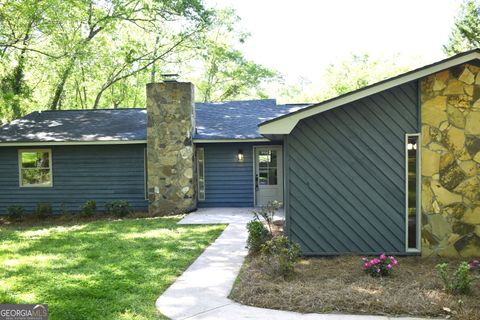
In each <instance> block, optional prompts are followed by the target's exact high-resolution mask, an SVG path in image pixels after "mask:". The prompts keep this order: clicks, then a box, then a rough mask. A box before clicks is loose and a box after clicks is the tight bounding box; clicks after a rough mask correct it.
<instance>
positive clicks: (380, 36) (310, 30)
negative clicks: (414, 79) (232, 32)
mask: <svg viewBox="0 0 480 320" xmlns="http://www.w3.org/2000/svg"><path fill="white" fill-rule="evenodd" d="M206 3H207V5H208V6H213V7H217V8H221V7H233V8H234V9H236V11H237V14H238V15H239V16H240V17H241V18H242V21H241V22H240V24H241V27H242V28H244V29H246V30H247V31H249V32H250V33H251V37H250V38H249V39H248V40H247V42H246V44H245V45H244V46H243V47H242V51H243V52H244V54H245V55H246V56H247V57H248V58H249V59H252V60H254V61H256V62H258V63H261V64H264V65H267V66H269V67H272V68H275V69H276V70H278V71H280V72H281V73H282V74H284V75H285V77H286V78H287V79H289V80H290V81H292V80H293V79H298V78H299V77H303V78H306V79H308V80H310V81H313V82H314V83H315V82H317V81H319V80H320V76H319V75H320V74H321V72H322V71H323V70H324V68H325V66H326V65H328V64H329V63H335V62H338V61H340V60H342V58H346V57H348V56H349V54H350V53H357V54H360V53H369V54H371V55H372V56H376V57H378V56H380V57H392V56H394V55H395V54H400V55H401V56H402V57H407V58H410V59H412V57H413V59H415V60H419V61H421V62H422V64H427V63H431V62H434V61H436V60H439V59H441V58H443V57H444V54H443V52H442V45H443V44H445V43H446V41H447V39H448V35H449V33H450V29H451V27H452V26H453V18H454V16H455V14H456V13H457V8H458V6H459V5H460V3H461V1H460V0H400V1H399V0H395V1H393V0H329V1H324V0H316V1H315V0H295V1H292V0H290V1H288V0H206Z"/></svg>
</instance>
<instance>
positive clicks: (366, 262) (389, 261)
mask: <svg viewBox="0 0 480 320" xmlns="http://www.w3.org/2000/svg"><path fill="white" fill-rule="evenodd" d="M361 263H362V267H363V270H364V271H365V272H366V273H368V274H369V275H371V276H372V277H384V276H388V275H390V274H391V273H392V271H393V269H394V268H397V267H398V261H397V259H395V257H394V256H388V257H387V256H386V255H385V253H382V254H381V255H380V256H379V257H378V258H373V259H368V258H362V261H361Z"/></svg>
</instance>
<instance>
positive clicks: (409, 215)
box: [405, 134, 420, 251]
mask: <svg viewBox="0 0 480 320" xmlns="http://www.w3.org/2000/svg"><path fill="white" fill-rule="evenodd" d="M418 138H419V135H418V134H407V135H406V141H405V144H406V146H405V151H406V168H405V174H406V190H405V192H406V211H407V212H406V228H407V230H406V242H407V248H406V249H407V251H417V250H419V249H420V243H419V238H420V237H419V234H420V221H419V210H418V203H419V199H418V182H419V179H418V172H419V170H418V168H419V163H420V159H419V144H418Z"/></svg>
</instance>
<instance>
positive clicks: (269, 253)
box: [261, 236, 300, 278]
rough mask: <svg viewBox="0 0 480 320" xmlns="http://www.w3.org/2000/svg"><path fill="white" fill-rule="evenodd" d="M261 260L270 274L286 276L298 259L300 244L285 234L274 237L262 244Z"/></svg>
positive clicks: (289, 273) (291, 271)
mask: <svg viewBox="0 0 480 320" xmlns="http://www.w3.org/2000/svg"><path fill="white" fill-rule="evenodd" d="M261 253H262V262H263V263H264V267H265V271H266V272H267V273H268V274H270V275H271V276H274V277H277V276H281V277H283V278H287V277H288V276H290V275H291V274H292V273H293V271H294V269H295V264H296V263H297V262H298V260H299V259H300V246H299V245H298V244H297V243H294V242H292V241H290V240H288V238H287V237H285V236H278V237H274V238H272V239H271V240H268V241H267V242H265V244H264V245H262V249H261Z"/></svg>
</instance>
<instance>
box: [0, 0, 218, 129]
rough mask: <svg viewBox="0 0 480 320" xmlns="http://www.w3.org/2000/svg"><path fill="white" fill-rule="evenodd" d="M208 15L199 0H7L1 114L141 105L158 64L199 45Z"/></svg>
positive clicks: (0, 51) (1, 21)
mask: <svg viewBox="0 0 480 320" xmlns="http://www.w3.org/2000/svg"><path fill="white" fill-rule="evenodd" d="M211 20H212V12H211V11H210V10H207V9H206V8H205V7H204V5H203V2H202V1H200V0H175V1H150V0H137V1H128V0H115V1H114V0H106V1H75V0H44V1H36V0H21V1H6V2H5V1H3V2H2V3H1V5H0V89H1V90H0V121H2V120H3V121H5V120H11V119H14V118H17V117H19V116H21V115H24V114H25V113H28V112H30V111H33V110H41V109H45V108H49V109H53V110H56V109H69V108H102V107H136V106H140V105H143V104H144V101H145V99H144V97H143V95H144V91H145V89H144V87H145V83H146V82H148V81H149V80H150V73H151V72H152V71H153V69H154V67H155V65H157V66H160V67H161V70H165V69H167V68H169V66H175V65H176V61H175V59H174V58H175V57H176V56H177V55H178V54H180V53H183V52H185V51H195V50H196V47H195V44H196V43H198V42H201V41H202V40H201V39H202V38H203V37H204V36H205V32H206V30H207V29H208V26H209V25H210V24H211ZM159 39H160V40H159ZM125 88H128V90H125Z"/></svg>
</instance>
